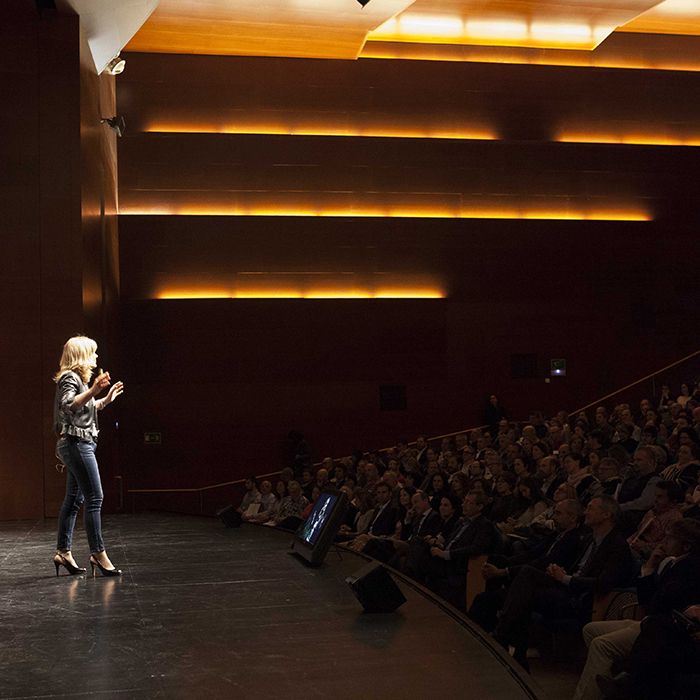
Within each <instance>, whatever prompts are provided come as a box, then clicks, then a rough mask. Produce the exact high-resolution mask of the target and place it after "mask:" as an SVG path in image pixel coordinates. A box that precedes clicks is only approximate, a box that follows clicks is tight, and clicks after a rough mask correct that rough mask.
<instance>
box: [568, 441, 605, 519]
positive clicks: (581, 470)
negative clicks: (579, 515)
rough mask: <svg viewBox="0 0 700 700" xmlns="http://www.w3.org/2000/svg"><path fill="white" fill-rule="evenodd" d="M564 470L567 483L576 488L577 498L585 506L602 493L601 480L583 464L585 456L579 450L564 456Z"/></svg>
mask: <svg viewBox="0 0 700 700" xmlns="http://www.w3.org/2000/svg"><path fill="white" fill-rule="evenodd" d="M564 471H565V472H566V475H567V480H566V481H567V483H568V484H569V485H570V486H573V487H574V488H575V489H576V498H578V500H579V501H580V502H581V504H582V505H583V506H586V504H587V503H588V502H589V501H590V500H591V498H593V497H594V496H595V495H596V494H598V493H600V490H601V487H600V482H599V481H598V479H596V478H595V477H594V476H593V474H591V472H590V471H589V470H588V469H587V468H585V467H584V466H583V457H582V456H581V454H580V453H579V452H571V453H569V454H568V455H566V457H564Z"/></svg>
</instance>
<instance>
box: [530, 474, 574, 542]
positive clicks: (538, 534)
mask: <svg viewBox="0 0 700 700" xmlns="http://www.w3.org/2000/svg"><path fill="white" fill-rule="evenodd" d="M571 499H573V500H576V489H575V488H574V487H573V486H569V484H567V483H562V484H559V486H558V488H557V490H556V491H555V492H554V498H553V499H552V504H551V505H550V506H549V507H548V508H547V509H546V510H544V511H542V513H540V514H539V515H538V516H537V517H536V518H534V519H533V521H532V522H531V523H530V532H531V533H532V535H533V537H534V538H535V541H539V540H540V539H541V538H542V537H543V536H547V535H549V534H550V533H551V532H554V531H555V530H556V523H555V522H554V509H555V508H556V505H557V503H560V502H561V501H566V500H571Z"/></svg>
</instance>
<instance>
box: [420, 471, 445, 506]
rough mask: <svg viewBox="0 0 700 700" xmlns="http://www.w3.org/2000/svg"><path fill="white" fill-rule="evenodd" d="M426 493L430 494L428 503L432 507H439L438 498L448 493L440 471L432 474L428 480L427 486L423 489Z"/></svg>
mask: <svg viewBox="0 0 700 700" xmlns="http://www.w3.org/2000/svg"><path fill="white" fill-rule="evenodd" d="M425 491H426V493H427V494H428V495H429V496H430V504H431V506H432V507H433V508H434V509H437V508H439V507H440V499H441V498H442V497H443V496H445V495H447V494H448V493H449V488H448V486H447V482H446V480H445V476H444V475H443V474H442V472H438V473H437V474H433V478H432V479H431V480H430V484H429V485H428V488H426V489H425Z"/></svg>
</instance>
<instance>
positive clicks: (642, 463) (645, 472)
mask: <svg viewBox="0 0 700 700" xmlns="http://www.w3.org/2000/svg"><path fill="white" fill-rule="evenodd" d="M659 481H661V477H660V476H659V475H658V474H657V473H656V453H655V452H654V450H653V449H652V448H651V447H640V448H639V449H638V450H637V451H636V452H635V453H634V457H633V467H632V473H631V474H630V475H629V476H628V477H627V478H626V479H624V480H623V482H622V484H620V490H619V491H618V493H617V501H618V503H619V504H620V510H621V511H622V513H623V517H624V523H623V524H624V527H625V529H627V530H633V529H634V528H636V526H637V525H638V524H639V521H640V520H641V519H642V517H644V513H646V512H647V511H648V510H649V508H652V507H653V505H654V501H655V500H656V484H658V483H659Z"/></svg>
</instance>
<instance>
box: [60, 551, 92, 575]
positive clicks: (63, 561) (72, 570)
mask: <svg viewBox="0 0 700 700" xmlns="http://www.w3.org/2000/svg"><path fill="white" fill-rule="evenodd" d="M53 565H54V566H55V567H56V576H58V569H59V568H60V567H61V566H65V567H66V571H67V572H68V573H69V574H70V575H71V576H75V575H76V574H84V573H87V569H82V568H81V567H79V566H73V564H71V563H70V561H68V559H67V558H66V557H65V556H64V555H63V554H61V553H60V552H56V554H54V557H53Z"/></svg>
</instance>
